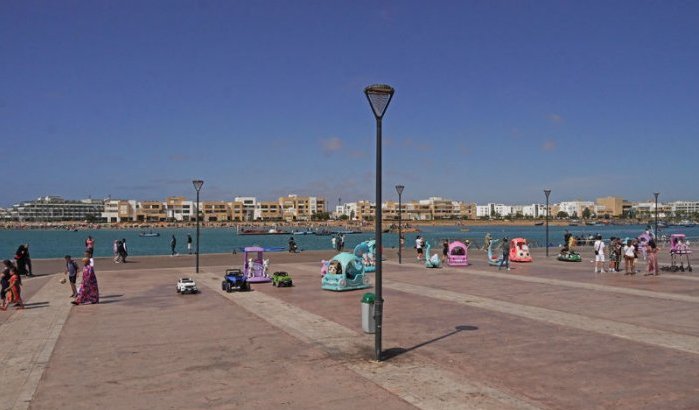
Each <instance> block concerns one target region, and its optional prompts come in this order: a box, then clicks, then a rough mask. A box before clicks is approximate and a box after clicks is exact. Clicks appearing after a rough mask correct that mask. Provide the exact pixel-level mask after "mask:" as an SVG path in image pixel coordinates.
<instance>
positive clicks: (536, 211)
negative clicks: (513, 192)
mask: <svg viewBox="0 0 699 410" xmlns="http://www.w3.org/2000/svg"><path fill="white" fill-rule="evenodd" d="M549 207H550V205H549ZM549 212H550V210H549ZM522 215H523V216H528V217H531V218H544V217H546V205H545V204H531V205H523V206H522ZM549 216H551V214H550V213H549Z"/></svg>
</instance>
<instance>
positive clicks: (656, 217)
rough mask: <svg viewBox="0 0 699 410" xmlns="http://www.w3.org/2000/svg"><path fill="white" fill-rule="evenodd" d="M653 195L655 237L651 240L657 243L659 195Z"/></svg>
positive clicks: (658, 193) (657, 193) (655, 193)
mask: <svg viewBox="0 0 699 410" xmlns="http://www.w3.org/2000/svg"><path fill="white" fill-rule="evenodd" d="M653 195H655V236H654V237H653V239H655V242H658V195H660V192H653ZM656 273H658V272H656Z"/></svg>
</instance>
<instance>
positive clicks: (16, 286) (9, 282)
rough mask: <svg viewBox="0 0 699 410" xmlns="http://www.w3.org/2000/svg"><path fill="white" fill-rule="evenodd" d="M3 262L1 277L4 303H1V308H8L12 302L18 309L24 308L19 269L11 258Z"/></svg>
mask: <svg viewBox="0 0 699 410" xmlns="http://www.w3.org/2000/svg"><path fill="white" fill-rule="evenodd" d="M2 263H3V270H2V277H0V283H1V284H2V288H1V290H0V297H2V304H0V310H7V307H8V306H9V305H10V304H11V303H14V305H15V307H16V308H18V309H24V302H22V278H21V276H20V274H19V269H17V266H15V264H14V263H13V262H12V261H11V260H9V259H5V260H4V261H2Z"/></svg>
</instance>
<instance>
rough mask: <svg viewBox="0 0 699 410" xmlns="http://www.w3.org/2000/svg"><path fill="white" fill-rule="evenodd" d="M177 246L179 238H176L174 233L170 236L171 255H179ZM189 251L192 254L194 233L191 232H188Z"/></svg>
mask: <svg viewBox="0 0 699 410" xmlns="http://www.w3.org/2000/svg"><path fill="white" fill-rule="evenodd" d="M197 240H198V239H197ZM176 248H177V238H175V234H173V235H172V237H171V238H170V256H176V255H179V253H177V249H176ZM187 253H189V254H190V255H191V254H192V235H190V234H187Z"/></svg>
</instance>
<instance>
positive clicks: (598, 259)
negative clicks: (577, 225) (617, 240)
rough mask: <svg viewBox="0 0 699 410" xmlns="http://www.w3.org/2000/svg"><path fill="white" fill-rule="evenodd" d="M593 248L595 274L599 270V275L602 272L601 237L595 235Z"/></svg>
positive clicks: (602, 251)
mask: <svg viewBox="0 0 699 410" xmlns="http://www.w3.org/2000/svg"><path fill="white" fill-rule="evenodd" d="M593 247H594V248H595V273H597V270H599V272H600V273H602V272H604V248H605V245H604V241H603V240H602V235H597V240H596V241H595V243H594V245H593Z"/></svg>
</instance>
